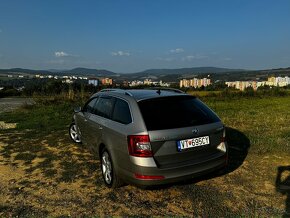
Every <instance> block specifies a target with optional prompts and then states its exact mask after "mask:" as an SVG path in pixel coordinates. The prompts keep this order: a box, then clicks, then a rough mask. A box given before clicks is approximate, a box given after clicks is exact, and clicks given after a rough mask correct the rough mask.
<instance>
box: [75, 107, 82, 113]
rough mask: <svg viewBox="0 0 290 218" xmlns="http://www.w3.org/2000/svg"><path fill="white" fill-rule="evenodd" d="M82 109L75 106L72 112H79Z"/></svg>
mask: <svg viewBox="0 0 290 218" xmlns="http://www.w3.org/2000/svg"><path fill="white" fill-rule="evenodd" d="M81 111H82V108H81V107H76V108H74V112H75V113H79V112H81Z"/></svg>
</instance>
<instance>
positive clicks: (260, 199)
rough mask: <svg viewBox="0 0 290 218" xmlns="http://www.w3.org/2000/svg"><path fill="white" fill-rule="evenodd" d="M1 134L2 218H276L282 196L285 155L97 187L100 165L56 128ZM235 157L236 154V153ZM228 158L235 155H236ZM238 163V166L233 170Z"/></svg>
mask: <svg viewBox="0 0 290 218" xmlns="http://www.w3.org/2000/svg"><path fill="white" fill-rule="evenodd" d="M26 134H30V133H23V132H22V133H19V132H17V131H14V132H11V133H10V135H9V136H7V135H0V172H1V175H0V195H1V198H0V216H4V217H7V216H26V217H30V216H37V217H39V216H74V217H76V216H103V215H118V216H120V215H121V216H129V215H130V216H131V215H138V216H151V215H156V216H164V215H169V216H190V217H192V216H205V217H221V216H222V217H232V216H280V215H282V214H283V213H284V211H285V201H286V196H285V195H282V194H280V193H278V192H276V187H275V179H276V174H277V172H276V170H277V166H279V165H287V164H288V165H290V162H289V160H288V158H287V156H286V155H278V156H272V155H271V156H269V158H264V159H263V161H261V160H262V158H261V157H260V156H259V155H257V154H251V153H249V154H248V156H247V157H246V159H245V160H244V161H243V163H242V164H241V165H239V167H236V165H237V164H236V165H235V163H234V162H235V158H233V159H231V162H232V163H231V164H233V165H234V167H233V168H232V169H231V170H229V171H228V172H227V173H226V174H224V175H219V176H217V175H209V176H207V177H203V178H198V179H193V180H192V181H186V182H184V183H179V184H173V185H170V186H163V187H158V188H154V189H149V190H143V189H140V188H137V187H135V186H131V185H127V186H124V187H121V188H119V189H117V190H111V189H108V188H106V187H105V186H104V185H103V181H102V177H101V172H100V170H99V168H100V163H99V161H98V160H97V159H96V158H95V157H94V155H93V154H91V153H90V152H89V151H88V150H87V149H86V148H85V147H83V146H79V145H75V144H73V143H71V142H70V140H69V137H68V135H67V133H66V132H64V131H60V132H55V133H53V134H50V135H47V136H45V137H42V138H41V139H39V138H37V137H36V136H35V137H33V136H31V135H29V136H30V138H27V136H26ZM233 152H238V151H236V150H234V151H233ZM234 157H238V156H237V154H236V156H234ZM237 166H238V165H237Z"/></svg>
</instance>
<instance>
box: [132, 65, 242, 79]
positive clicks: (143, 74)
mask: <svg viewBox="0 0 290 218" xmlns="http://www.w3.org/2000/svg"><path fill="white" fill-rule="evenodd" d="M240 71H244V70H241V69H228V68H219V67H192V68H180V69H150V70H145V71H142V72H138V73H133V74H131V76H139V77H146V76H161V75H171V74H176V75H188V74H197V75H198V74H205V73H226V72H240ZM127 75H128V74H127Z"/></svg>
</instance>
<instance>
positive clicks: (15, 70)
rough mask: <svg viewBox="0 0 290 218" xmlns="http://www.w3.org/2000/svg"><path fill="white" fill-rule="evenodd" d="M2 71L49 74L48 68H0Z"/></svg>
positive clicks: (0, 71)
mask: <svg viewBox="0 0 290 218" xmlns="http://www.w3.org/2000/svg"><path fill="white" fill-rule="evenodd" d="M0 73H25V74H38V73H39V74H49V73H50V71H48V70H30V69H23V68H11V69H0Z"/></svg>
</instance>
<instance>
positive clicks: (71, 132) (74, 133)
mask: <svg viewBox="0 0 290 218" xmlns="http://www.w3.org/2000/svg"><path fill="white" fill-rule="evenodd" d="M69 136H70V138H71V140H72V141H73V142H75V143H77V144H81V143H82V141H81V138H80V136H79V134H78V132H77V125H76V124H75V123H74V122H73V123H71V124H70V126H69Z"/></svg>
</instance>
